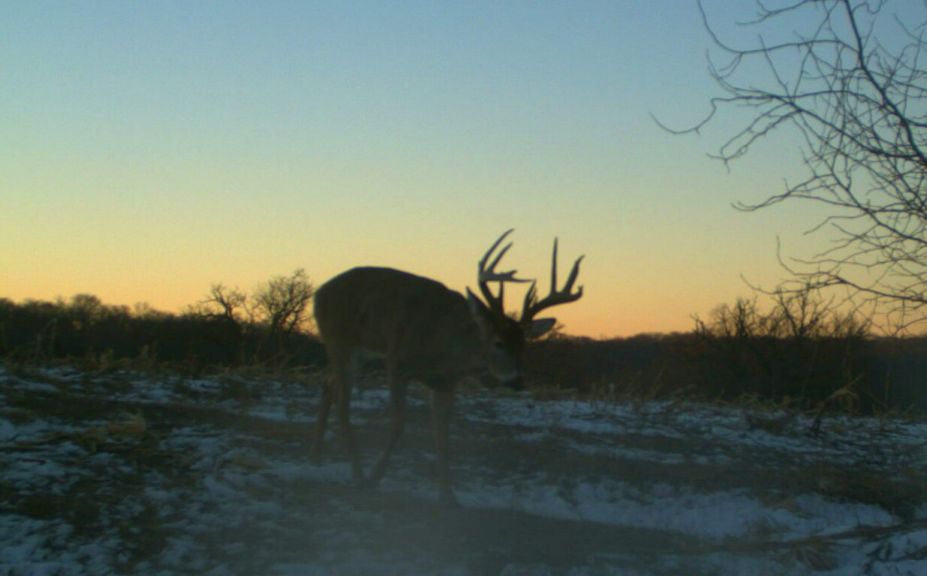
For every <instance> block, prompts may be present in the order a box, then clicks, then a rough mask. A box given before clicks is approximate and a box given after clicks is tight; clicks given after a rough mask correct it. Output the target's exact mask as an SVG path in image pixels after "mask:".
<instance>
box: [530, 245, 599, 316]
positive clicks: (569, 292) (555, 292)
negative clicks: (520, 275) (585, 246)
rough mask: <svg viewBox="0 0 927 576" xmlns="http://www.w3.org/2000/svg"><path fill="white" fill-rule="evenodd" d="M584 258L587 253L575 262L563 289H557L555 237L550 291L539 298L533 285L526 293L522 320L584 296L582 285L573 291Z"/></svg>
mask: <svg viewBox="0 0 927 576" xmlns="http://www.w3.org/2000/svg"><path fill="white" fill-rule="evenodd" d="M583 258H585V255H583V256H580V257H579V258H577V259H576V261H575V262H573V268H572V269H570V275H569V276H568V277H567V281H566V283H565V284H564V285H563V288H562V289H557V239H556V238H554V250H553V254H552V256H551V264H550V293H549V294H548V295H547V296H545V297H544V298H543V299H542V300H538V297H537V288H536V286H535V285H534V284H532V285H531V288H529V289H528V293H527V294H525V302H524V306H523V307H522V315H521V320H522V322H526V323H527V322H530V321H531V320H532V319H534V317H535V316H536V315H537V313H538V312H540V311H541V310H544V309H546V308H550V307H552V306H557V305H559V304H567V303H569V302H575V301H577V300H579V299H580V298H582V297H583V287H582V286H580V287H579V288H577V289H576V291H575V292H574V291H573V285H574V284H576V279H577V278H579V265H580V263H581V262H582V261H583Z"/></svg>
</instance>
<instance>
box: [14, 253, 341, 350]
mask: <svg viewBox="0 0 927 576" xmlns="http://www.w3.org/2000/svg"><path fill="white" fill-rule="evenodd" d="M313 291H314V287H313V285H312V283H311V282H310V280H309V278H308V276H307V275H306V273H305V271H303V270H296V271H295V272H293V273H292V274H291V275H289V276H275V277H273V278H271V279H270V280H268V281H267V282H265V283H263V284H261V285H259V286H258V287H257V288H255V290H254V291H253V292H252V293H251V294H246V293H245V292H243V291H241V290H239V289H237V288H227V287H225V286H223V285H222V284H215V285H213V286H212V287H211V289H210V291H209V294H208V295H207V296H206V297H205V298H203V299H202V300H201V301H199V302H197V303H195V304H193V305H191V306H188V307H187V308H186V309H185V310H183V311H182V312H180V313H177V314H175V313H169V312H162V311H159V310H155V309H153V308H152V307H150V306H148V305H147V304H138V305H136V306H134V307H132V308H130V307H128V306H114V305H108V304H104V303H103V302H102V301H101V300H100V299H99V298H98V297H96V296H94V295H91V294H78V295H75V296H73V297H72V298H70V299H69V300H65V299H60V298H59V299H58V300H57V301H55V302H46V301H38V300H27V301H25V302H23V303H19V304H17V303H14V302H13V301H11V300H9V299H4V298H0V356H3V357H5V358H7V359H9V360H12V361H21V362H44V361H50V360H59V359H70V360H81V361H85V362H87V363H89V364H92V365H105V364H107V363H112V362H116V361H120V362H123V363H125V362H128V361H131V362H132V363H134V364H135V365H138V366H145V365H154V364H162V365H163V364H171V365H175V366H182V367H187V368H191V369H201V368H205V367H210V366H231V367H235V366H241V365H253V364H265V365H270V366H273V367H283V366H287V365H294V364H305V363H319V362H321V358H322V355H323V350H322V347H321V344H320V343H319V342H318V340H317V339H316V338H314V337H313V336H312V335H311V334H310V333H309V331H308V328H309V316H310V312H309V303H310V301H311V298H312V294H313Z"/></svg>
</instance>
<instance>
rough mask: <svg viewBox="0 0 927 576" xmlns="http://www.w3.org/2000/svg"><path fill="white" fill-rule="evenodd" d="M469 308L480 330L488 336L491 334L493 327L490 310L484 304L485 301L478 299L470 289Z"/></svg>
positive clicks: (468, 293) (468, 292)
mask: <svg viewBox="0 0 927 576" xmlns="http://www.w3.org/2000/svg"><path fill="white" fill-rule="evenodd" d="M467 306H468V307H469V308H470V315H471V316H473V319H474V320H476V323H477V324H478V325H479V327H480V329H481V330H483V332H484V333H486V334H488V333H489V332H491V331H492V325H491V322H490V318H489V317H490V312H489V308H487V307H486V305H485V304H483V301H482V300H480V299H479V298H477V296H476V294H474V293H473V292H471V291H470V289H469V288H467Z"/></svg>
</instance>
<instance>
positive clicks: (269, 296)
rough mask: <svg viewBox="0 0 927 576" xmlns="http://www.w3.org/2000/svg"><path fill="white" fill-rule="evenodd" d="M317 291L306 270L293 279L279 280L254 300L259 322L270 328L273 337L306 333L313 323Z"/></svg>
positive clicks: (265, 286)
mask: <svg viewBox="0 0 927 576" xmlns="http://www.w3.org/2000/svg"><path fill="white" fill-rule="evenodd" d="M314 292H315V288H314V287H313V285H312V282H310V280H309V277H308V276H307V275H306V272H305V270H303V269H301V268H300V269H298V270H296V271H294V272H293V274H292V275H290V276H275V277H273V278H271V279H270V280H268V281H267V283H266V284H263V285H261V286H259V287H258V288H257V289H256V290H255V292H254V295H253V297H252V300H253V303H252V305H253V307H254V311H255V314H256V316H257V317H258V319H260V320H262V321H263V322H265V323H266V324H267V325H268V327H269V328H270V333H271V335H272V336H273V337H280V336H282V335H285V334H293V333H294V332H297V331H299V330H302V329H305V328H306V324H307V323H308V321H309V301H310V300H311V299H312V295H313V293H314Z"/></svg>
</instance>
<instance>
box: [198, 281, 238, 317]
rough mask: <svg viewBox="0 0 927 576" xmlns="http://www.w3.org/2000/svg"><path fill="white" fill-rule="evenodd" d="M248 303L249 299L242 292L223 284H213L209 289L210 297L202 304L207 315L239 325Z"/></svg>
mask: <svg viewBox="0 0 927 576" xmlns="http://www.w3.org/2000/svg"><path fill="white" fill-rule="evenodd" d="M247 302H248V297H247V296H246V295H245V293H244V292H242V291H241V290H239V289H237V288H228V287H226V286H224V285H223V284H213V285H212V286H211V287H210V289H209V296H207V297H206V298H205V299H204V300H203V301H202V302H200V304H201V307H202V308H203V309H204V313H205V314H207V315H209V316H213V317H216V318H223V319H225V320H230V321H232V322H234V323H236V324H239V323H240V322H241V320H242V318H241V315H242V314H243V313H244V312H245V310H246V305H247Z"/></svg>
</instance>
